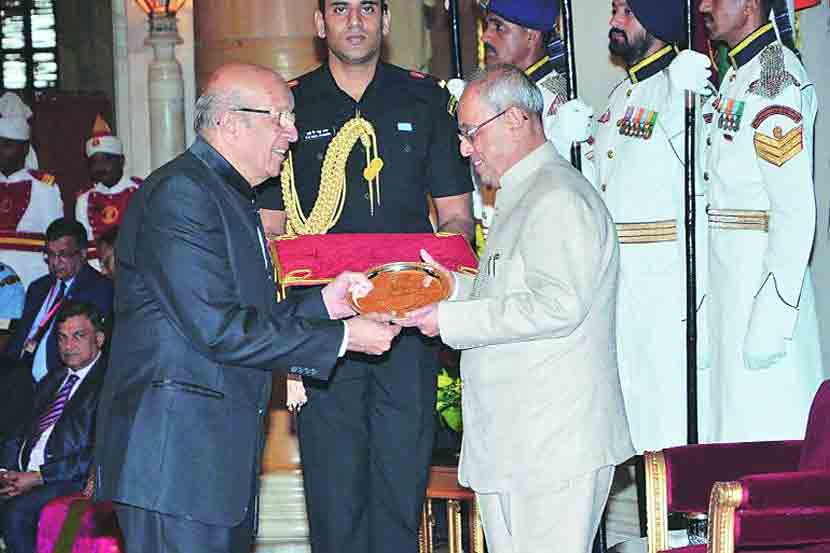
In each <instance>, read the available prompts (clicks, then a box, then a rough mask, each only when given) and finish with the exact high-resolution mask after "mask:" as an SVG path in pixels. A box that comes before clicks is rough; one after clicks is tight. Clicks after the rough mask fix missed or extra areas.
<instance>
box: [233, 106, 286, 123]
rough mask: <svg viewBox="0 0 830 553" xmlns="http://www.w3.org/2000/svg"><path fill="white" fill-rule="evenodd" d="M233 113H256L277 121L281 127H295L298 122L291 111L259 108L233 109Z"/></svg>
mask: <svg viewBox="0 0 830 553" xmlns="http://www.w3.org/2000/svg"><path fill="white" fill-rule="evenodd" d="M231 111H237V112H241V113H256V114H259V115H269V116H271V117H273V118H274V119H276V120H277V124H278V125H279V126H280V127H288V126H291V125H293V124H294V123H295V122H296V121H297V116H296V115H295V114H294V112H291V111H277V112H273V111H270V110H267V109H257V108H233V109H231Z"/></svg>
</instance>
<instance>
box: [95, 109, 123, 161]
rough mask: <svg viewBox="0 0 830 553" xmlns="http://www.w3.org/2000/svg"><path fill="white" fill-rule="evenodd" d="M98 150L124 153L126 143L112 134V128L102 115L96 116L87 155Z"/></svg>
mask: <svg viewBox="0 0 830 553" xmlns="http://www.w3.org/2000/svg"><path fill="white" fill-rule="evenodd" d="M98 152H103V153H105V154H114V155H119V156H123V155H124V145H123V144H122V143H121V141H120V140H119V139H118V137H117V136H115V135H113V134H112V129H110V126H109V125H108V124H107V122H106V121H104V118H103V117H101V116H100V115H98V116H97V117H96V118H95V126H93V128H92V137H91V138H90V139H89V140H87V141H86V157H92V156H93V155H95V154H97V153H98Z"/></svg>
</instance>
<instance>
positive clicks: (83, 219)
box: [75, 175, 141, 240]
mask: <svg viewBox="0 0 830 553" xmlns="http://www.w3.org/2000/svg"><path fill="white" fill-rule="evenodd" d="M140 183H141V181H140V179H136V178H134V177H128V176H126V175H123V176H122V177H121V180H119V181H118V182H117V183H115V186H113V187H112V188H108V187H107V186H105V185H103V184H101V183H100V182H97V183H95V186H93V187H92V188H91V189H89V190H87V191H86V192H83V193H82V194H80V195H78V199H77V200H76V201H75V219H77V221H78V222H79V223H81V224H82V225H83V226H84V228H85V229H86V233H87V235H88V236H89V239H90V240H93V239H94V238H97V236H95V233H94V232H93V230H92V223H91V222H90V220H89V194H90V193H91V192H95V193H97V194H104V195H106V196H115V195H116V194H120V193H122V192H124V191H125V190H132V191H135V190H138V187H139V185H140ZM121 216H123V214H121Z"/></svg>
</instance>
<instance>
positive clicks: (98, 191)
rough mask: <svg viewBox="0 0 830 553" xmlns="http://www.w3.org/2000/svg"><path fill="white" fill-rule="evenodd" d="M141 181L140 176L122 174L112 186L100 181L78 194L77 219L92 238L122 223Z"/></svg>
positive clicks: (76, 204) (76, 203)
mask: <svg viewBox="0 0 830 553" xmlns="http://www.w3.org/2000/svg"><path fill="white" fill-rule="evenodd" d="M141 182H142V180H141V179H140V178H138V177H127V176H122V177H121V180H119V181H118V182H117V183H116V184H115V186H113V187H112V188H108V187H106V186H104V185H103V184H101V183H100V182H99V183H95V185H94V186H93V187H92V188H90V189H88V190H86V191H84V192H82V193H81V194H79V195H78V199H77V200H76V202H75V219H77V220H78V222H79V223H81V224H82V225H83V226H84V228H86V232H87V234H89V237H90V238H91V239H97V238H98V237H99V236H101V235H102V234H104V233H105V232H107V231H108V230H109V229H111V228H112V227H114V226H116V225H118V224H120V222H121V218H122V217H123V216H124V213H125V212H126V210H127V204H129V201H130V197H131V196H132V195H133V193H134V192H135V191H136V190H138V187H139V186H140V185H141Z"/></svg>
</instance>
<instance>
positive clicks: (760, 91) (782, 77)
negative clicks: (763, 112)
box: [749, 44, 801, 100]
mask: <svg viewBox="0 0 830 553" xmlns="http://www.w3.org/2000/svg"><path fill="white" fill-rule="evenodd" d="M790 85H795V86H801V84H800V83H799V82H798V80H797V79H796V78H795V77H794V76H793V75H792V74H791V73H790V72H789V71H787V66H786V64H785V63H784V48H783V47H782V46H781V45H780V44H773V45H772V46H769V47H767V48H766V49H765V50H764V51H763V52H761V76H760V77H759V78H758V80H756V81H753V82H752V83H751V84H750V85H749V93H750V94H755V95H756V96H761V97H762V98H767V99H769V100H772V99H773V98H775V97H776V96H778V95H779V94H781V91H782V90H784V89H785V88H787V87H788V86H790Z"/></svg>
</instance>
